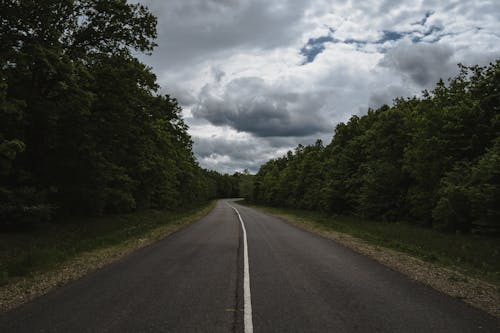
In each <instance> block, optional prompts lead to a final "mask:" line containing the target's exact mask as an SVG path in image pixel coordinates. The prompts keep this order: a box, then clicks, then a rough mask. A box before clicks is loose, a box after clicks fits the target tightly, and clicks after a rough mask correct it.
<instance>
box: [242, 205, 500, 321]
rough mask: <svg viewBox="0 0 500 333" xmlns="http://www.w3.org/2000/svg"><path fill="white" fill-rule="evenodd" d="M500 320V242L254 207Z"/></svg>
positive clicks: (482, 237) (390, 224)
mask: <svg viewBox="0 0 500 333" xmlns="http://www.w3.org/2000/svg"><path fill="white" fill-rule="evenodd" d="M239 203H242V204H244V205H247V206H249V207H252V208H256V209H258V210H261V211H263V212H265V213H268V214H270V215H274V216H276V217H279V218H282V219H284V220H286V221H288V222H290V223H292V224H294V225H296V226H298V227H301V228H303V229H306V230H309V231H311V232H314V233H317V234H320V235H322V236H324V237H327V238H330V239H334V240H336V241H338V242H340V243H342V244H343V245H345V246H347V247H350V248H352V249H354V250H355V251H357V252H360V253H362V254H364V255H368V256H370V257H372V258H374V259H375V260H377V261H379V262H381V263H383V264H384V265H386V266H389V267H391V268H393V269H395V270H397V271H400V272H402V273H404V274H406V275H408V276H409V277H411V278H413V279H415V280H417V281H420V282H423V283H425V284H427V285H430V286H431V287H433V288H434V289H437V290H440V291H441V292H444V293H446V294H448V295H450V296H453V297H457V298H460V299H463V300H464V301H465V302H467V303H469V304H471V305H473V306H475V307H478V308H480V309H483V310H485V311H487V312H489V313H490V314H492V315H495V316H497V317H500V254H499V252H500V239H498V238H489V237H485V236H476V235H462V234H446V233H442V232H438V231H436V230H432V229H425V228H420V227H418V226H414V225H410V224H407V223H386V222H373V221H367V220H362V219H358V218H353V217H339V216H331V215H326V214H322V213H318V212H311V211H304V210H296V209H282V208H272V207H265V206H257V205H251V204H248V203H245V202H239Z"/></svg>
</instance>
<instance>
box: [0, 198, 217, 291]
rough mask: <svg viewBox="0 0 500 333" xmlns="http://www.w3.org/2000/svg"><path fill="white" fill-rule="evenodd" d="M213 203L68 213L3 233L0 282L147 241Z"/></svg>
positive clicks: (197, 215)
mask: <svg viewBox="0 0 500 333" xmlns="http://www.w3.org/2000/svg"><path fill="white" fill-rule="evenodd" d="M215 203H216V202H215V201H212V202H210V203H207V204H204V205H201V206H199V207H195V208H191V209H187V210H183V211H178V212H169V211H159V210H146V211H138V212H134V213H131V214H120V215H107V216H102V217H90V218H69V219H67V220H65V221H62V222H60V223H57V224H44V225H39V226H37V227H36V228H34V229H27V230H23V231H16V232H1V233H0V287H1V286H6V285H8V284H11V283H15V282H16V281H17V280H19V279H25V278H30V277H33V276H35V275H39V274H42V273H44V272H49V271H51V270H57V269H59V268H61V267H62V266H64V265H65V263H67V262H71V261H72V260H76V259H77V258H79V257H80V256H82V255H83V254H85V253H94V252H95V253H97V252H99V251H101V250H103V251H107V252H109V253H110V254H109V256H113V255H118V254H119V253H126V252H127V251H129V250H133V249H135V248H138V247H141V246H142V245H147V244H149V243H151V242H153V241H154V240H158V239H161V238H163V237H165V236H167V235H168V234H170V233H172V232H174V231H176V230H178V229H179V228H181V227H182V226H184V225H186V224H188V223H190V222H193V221H195V220H197V219H199V218H201V217H202V216H204V215H206V214H208V212H210V211H211V210H212V209H213V207H214V206H215ZM110 249H114V250H110ZM103 251H101V252H103ZM118 251H120V252H118ZM96 265H98V263H96Z"/></svg>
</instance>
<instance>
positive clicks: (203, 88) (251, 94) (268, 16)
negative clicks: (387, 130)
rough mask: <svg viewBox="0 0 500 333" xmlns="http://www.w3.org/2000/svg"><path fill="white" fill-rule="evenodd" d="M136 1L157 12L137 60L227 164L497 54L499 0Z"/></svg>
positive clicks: (245, 164) (305, 139) (217, 159)
mask: <svg viewBox="0 0 500 333" xmlns="http://www.w3.org/2000/svg"><path fill="white" fill-rule="evenodd" d="M135 1H138V0H135ZM139 1H141V2H142V3H145V4H146V5H148V6H149V7H150V8H151V9H152V11H153V13H154V14H155V15H156V16H157V17H158V22H159V24H158V32H159V38H158V40H157V42H158V44H159V47H158V48H157V49H156V50H155V52H154V53H153V56H152V57H145V56H140V58H141V60H142V61H143V62H145V63H146V64H148V65H150V66H152V67H153V70H154V72H155V73H156V74H157V76H158V78H159V83H160V84H161V85H162V90H161V91H162V92H164V93H165V92H167V93H169V94H171V95H172V96H173V97H176V98H177V99H178V100H179V102H180V103H181V105H182V106H183V107H184V109H185V110H186V111H185V115H186V117H187V118H186V122H187V123H188V124H189V125H190V126H191V129H190V133H191V135H192V137H193V140H194V151H195V154H196V156H197V158H198V160H199V161H200V164H201V165H202V166H204V167H207V168H213V169H217V170H220V171H225V172H229V173H232V172H234V171H235V170H242V169H244V168H249V169H251V170H253V171H256V169H257V168H258V165H259V164H260V163H262V162H264V161H267V160H268V159H269V158H273V157H276V156H278V155H280V154H282V153H283V152H284V151H285V152H286V150H287V149H289V148H293V147H294V146H296V145H297V144H298V143H303V144H308V143H314V141H315V139H316V138H318V137H319V138H322V139H323V140H324V141H325V143H328V142H329V141H330V139H331V136H332V133H333V128H334V126H335V124H336V123H338V122H340V121H346V120H348V118H349V117H350V116H351V115H352V114H358V115H362V114H364V113H365V112H366V110H367V108H368V106H371V107H378V106H380V105H382V104H386V103H387V104H390V103H391V102H392V100H393V99H394V98H395V97H398V96H412V95H418V94H419V93H420V91H421V90H422V89H429V88H430V89H432V87H433V86H434V84H435V82H436V81H437V80H438V79H439V78H443V79H446V78H448V77H450V76H454V75H455V74H456V73H457V67H456V64H457V63H459V62H461V63H464V64H467V65H474V64H480V65H485V64H487V63H488V62H489V61H493V60H495V59H497V58H498V57H499V55H500V46H499V45H500V34H499V33H498V31H500V23H499V21H498V17H499V16H500V2H499V1H494V0H484V1H466V0H457V1H454V2H453V3H447V2H438V1H431V0H423V1H417V2H415V1H409V0H381V1H379V0H377V1H375V0H367V1H363V2H360V1H347V0H338V1H335V2H332V1H327V0H276V1H265V0H205V1H200V0H166V1H153V0H139ZM304 64H306V65H305V66H302V65H304Z"/></svg>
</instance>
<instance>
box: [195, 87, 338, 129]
mask: <svg viewBox="0 0 500 333" xmlns="http://www.w3.org/2000/svg"><path fill="white" fill-rule="evenodd" d="M324 99H325V96H324V95H322V94H321V93H313V92H295V91H281V90H280V87H279V86H278V87H276V86H273V85H270V84H267V83H266V82H265V81H264V80H263V79H261V78H257V77H242V78H238V79H234V80H232V81H231V82H229V83H228V84H227V86H226V87H225V88H224V92H223V93H222V95H221V96H217V95H216V93H214V91H213V89H212V86H211V85H206V86H205V87H204V88H203V89H202V91H201V93H200V96H199V104H198V105H197V106H196V107H195V108H194V109H193V115H194V116H195V117H198V118H204V119H206V120H208V121H209V122H211V123H212V124H214V125H228V126H231V127H232V128H234V129H235V130H237V131H242V132H248V133H252V134H254V135H255V136H261V137H271V136H295V137H302V136H307V135H311V134H317V133H322V132H331V131H332V129H333V125H332V124H329V123H328V121H326V120H325V119H322V116H321V114H320V113H319V111H320V110H321V108H322V106H323V105H324Z"/></svg>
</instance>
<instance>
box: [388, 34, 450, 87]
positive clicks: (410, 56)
mask: <svg viewBox="0 0 500 333" xmlns="http://www.w3.org/2000/svg"><path fill="white" fill-rule="evenodd" d="M453 54H454V50H453V48H452V47H451V46H448V45H440V44H412V43H407V42H405V43H401V44H399V45H397V46H396V47H394V48H392V49H390V50H388V51H387V53H386V54H385V56H384V58H383V59H382V60H381V61H380V63H379V64H380V66H383V67H387V68H390V69H392V70H393V71H395V72H397V73H401V75H403V76H405V77H406V78H408V79H410V80H411V81H413V82H414V83H416V84H417V85H419V86H421V87H424V86H426V85H428V84H431V83H436V82H437V81H438V80H439V79H440V78H443V77H444V78H445V79H447V78H448V76H449V75H451V73H453V71H455V69H456V64H454V63H453V62H452V60H453V57H452V56H453Z"/></svg>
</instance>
